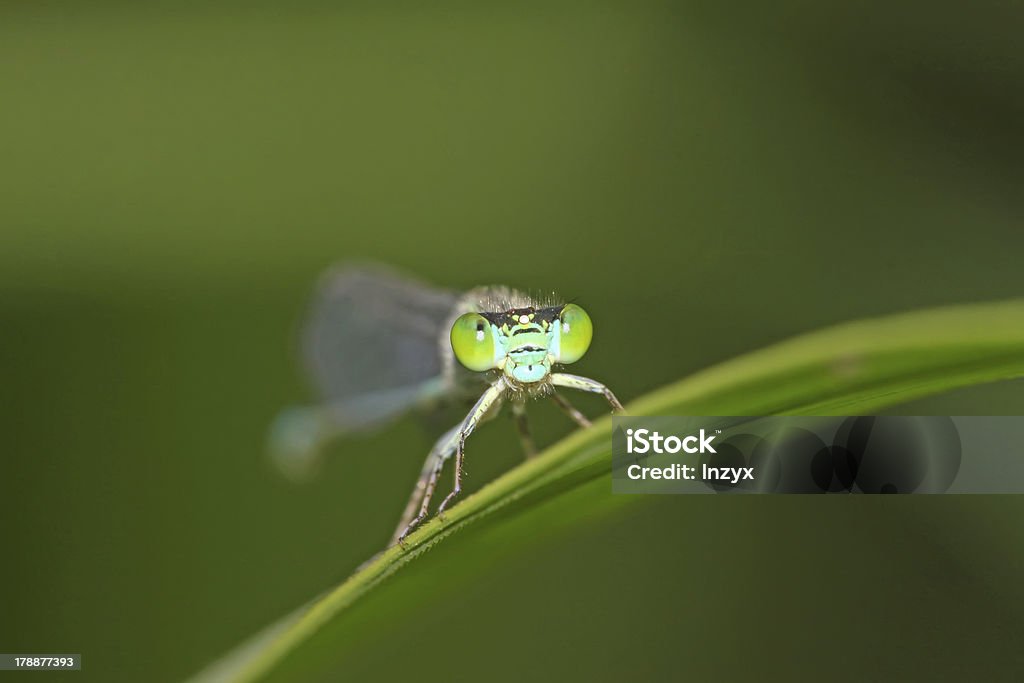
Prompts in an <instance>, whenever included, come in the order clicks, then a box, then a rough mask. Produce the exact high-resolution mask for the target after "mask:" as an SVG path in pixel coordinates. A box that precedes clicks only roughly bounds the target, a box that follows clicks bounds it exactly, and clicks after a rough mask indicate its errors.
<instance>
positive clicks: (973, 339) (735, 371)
mask: <svg viewBox="0 0 1024 683" xmlns="http://www.w3.org/2000/svg"><path fill="white" fill-rule="evenodd" d="M1021 376H1024V300H1012V301H1006V302H999V303H990V304H975V305H966V306H953V307H946V308H939V309H931V310H926V311H919V312H915V313H907V314H902V315H896V316H890V317H885V318H878V319H872V320H864V321H858V322H853V323H847V324H843V325H839V326H836V327H832V328H828V329H825V330H822V331H819V332H814V333H811V334H807V335H804V336H800V337H796V338H794V339H792V340H789V341H786V342H783V343H780V344H777V345H774V346H771V347H768V348H765V349H763V350H761V351H757V352H754V353H751V354H747V355H744V356H741V357H739V358H736V359H733V360H731V361H727V362H725V363H722V364H720V365H717V366H714V367H712V368H709V369H707V370H704V371H702V372H699V373H697V374H695V375H693V376H691V377H689V378H687V379H684V380H681V381H679V382H676V383H674V384H671V385H668V386H666V387H664V388H662V389H660V390H658V391H656V392H653V393H651V394H649V395H647V396H645V397H643V398H641V399H638V400H637V401H634V402H633V403H631V404H630V405H629V406H628V412H629V413H631V414H634V415H657V414H679V415H685V414H693V415H716V414H717V415H764V414H818V415H826V414H858V413H866V412H870V411H874V410H877V409H880V408H884V407H886V406H891V405H895V404H898V403H901V402H905V401H907V400H910V399H913V398H918V397H921V396H925V395H929V394H935V393H939V392H942V391H946V390H949V389H954V388H957V387H964V386H969V385H973V384H980V383H984V382H991V381H995V380H999V379H1009V378H1014V377H1021ZM610 434H611V420H610V419H609V418H605V419H602V420H599V421H597V422H596V423H595V424H594V426H593V427H592V428H590V429H588V430H585V431H578V432H575V433H573V434H571V435H570V436H568V437H567V438H565V439H563V440H562V441H560V442H559V443H557V444H555V445H554V446H552V447H551V448H549V449H547V450H546V451H545V452H544V453H543V454H541V455H540V456H538V457H537V458H535V459H533V460H530V461H528V462H526V463H524V464H522V465H520V466H519V467H516V468H515V469H513V470H511V471H510V472H508V473H506V474H505V475H503V476H502V477H500V478H499V479H497V480H496V481H494V482H492V483H490V484H488V485H487V486H485V487H484V488H483V489H481V490H480V491H479V492H478V493H476V494H474V495H471V496H469V497H467V498H466V499H465V500H464V501H463V502H461V503H460V504H459V505H457V506H455V507H454V508H453V509H452V510H451V511H450V512H449V513H448V514H447V516H446V518H445V520H443V521H441V520H437V519H435V520H432V521H431V522H429V523H428V524H425V525H424V526H423V527H422V528H421V529H419V530H418V531H417V532H416V533H414V534H413V535H411V536H410V537H409V539H408V547H407V549H405V550H403V549H401V548H391V549H388V550H387V551H385V552H383V553H381V554H380V555H378V556H377V557H375V558H374V559H372V560H371V561H369V562H368V563H366V564H365V565H363V566H362V567H361V568H360V569H359V570H357V571H356V573H355V574H353V575H352V576H351V577H350V578H349V579H348V580H346V581H345V582H344V583H342V584H341V585H339V586H337V587H336V588H334V589H333V590H331V591H329V592H327V593H325V594H324V595H322V596H321V597H319V598H317V599H315V600H313V601H312V602H311V603H310V604H309V605H307V606H306V607H303V608H300V609H299V610H297V611H296V612H294V613H292V614H291V615H289V616H288V617H286V618H285V619H283V620H281V621H280V622H278V623H277V624H275V625H273V626H271V627H269V628H268V629H266V630H264V631H263V632H262V633H261V634H260V635H258V636H256V637H255V638H254V639H252V640H250V641H249V642H248V643H246V644H244V645H242V646H241V647H240V648H238V649H236V650H235V651H233V652H232V653H229V654H228V655H227V656H225V657H224V658H222V659H221V660H219V661H218V662H216V663H214V664H213V665H211V666H210V667H209V668H207V669H206V670H204V671H203V672H201V673H200V674H199V675H198V676H197V677H196V678H195V679H194V680H195V681H197V682H210V681H260V680H264V679H266V678H267V677H268V676H270V675H274V674H282V673H284V671H283V670H284V669H286V668H287V666H288V664H289V662H295V661H297V660H298V659H299V658H300V657H299V655H301V654H302V652H303V649H304V646H305V645H306V644H307V643H309V642H310V640H311V639H312V637H313V636H314V635H316V634H317V633H318V632H320V631H321V629H323V627H324V626H325V625H327V624H328V623H334V622H337V621H339V620H343V619H344V617H345V614H346V611H347V609H348V608H349V607H350V606H352V605H353V604H354V603H356V602H357V601H359V600H360V599H361V598H363V597H364V596H366V594H367V593H368V592H371V591H373V589H374V588H375V587H376V586H378V585H379V584H380V583H381V582H382V581H384V580H385V579H386V578H388V577H389V576H391V575H392V574H394V573H395V572H397V571H398V570H399V569H401V568H403V567H405V566H406V565H408V564H410V563H412V562H414V561H415V560H416V559H417V558H418V557H419V556H420V555H422V554H423V553H424V552H426V551H427V550H428V549H430V548H432V547H434V546H435V545H437V544H439V543H442V542H443V541H444V540H445V539H446V538H448V537H449V536H450V535H451V534H453V533H455V532H456V531H458V530H460V529H463V528H465V527H466V526H468V525H470V524H474V523H478V522H481V520H484V519H485V518H488V519H489V520H490V521H493V520H495V519H497V518H500V517H503V516H515V515H524V514H527V513H529V512H530V511H531V510H533V509H535V508H537V507H539V506H540V505H542V504H543V503H545V502H548V501H551V500H553V499H556V498H558V497H559V496H563V495H568V494H569V493H570V492H572V491H574V490H578V489H580V488H581V487H583V486H584V485H586V488H587V489H591V488H592V485H594V484H600V481H601V480H602V479H608V478H609V477H610V465H609V463H610V446H611V444H610V439H609V437H610ZM606 483H607V482H606ZM608 486H609V489H608V490H610V484H608ZM634 499H635V498H634V497H628V496H611V495H606V496H590V497H589V498H588V499H587V500H588V501H589V503H588V505H589V506H590V508H589V509H588V511H587V512H588V513H590V512H594V511H600V510H601V509H609V508H614V507H615V506H617V505H622V504H624V503H625V501H626V500H634ZM490 521H488V522H482V523H480V525H479V526H478V527H477V529H476V530H477V532H478V533H487V532H488V530H492V531H493V526H494V525H493V524H491V526H490V527H489V526H488V524H490Z"/></svg>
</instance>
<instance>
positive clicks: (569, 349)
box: [558, 304, 594, 363]
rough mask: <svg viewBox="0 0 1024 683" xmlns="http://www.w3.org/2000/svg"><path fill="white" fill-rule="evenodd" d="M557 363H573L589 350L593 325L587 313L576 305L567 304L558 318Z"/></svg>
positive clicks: (592, 335)
mask: <svg viewBox="0 0 1024 683" xmlns="http://www.w3.org/2000/svg"><path fill="white" fill-rule="evenodd" d="M558 324H559V332H558V334H559V340H558V341H559V343H558V362H559V363H575V362H576V361H578V360H579V359H580V358H582V357H583V354H585V353H586V352H587V349H589V348H590V340H591V339H593V337H594V325H593V323H591V322H590V316H589V315H587V312H586V311H584V310H583V309H582V308H580V307H579V306H577V305H576V304H568V305H567V306H566V307H565V308H563V309H562V312H561V314H559V316H558Z"/></svg>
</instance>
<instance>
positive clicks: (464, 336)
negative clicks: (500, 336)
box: [451, 313, 494, 372]
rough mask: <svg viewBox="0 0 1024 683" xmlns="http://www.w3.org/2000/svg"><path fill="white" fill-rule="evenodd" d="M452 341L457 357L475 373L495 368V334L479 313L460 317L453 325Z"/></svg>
mask: <svg viewBox="0 0 1024 683" xmlns="http://www.w3.org/2000/svg"><path fill="white" fill-rule="evenodd" d="M451 341H452V351H454V352H455V357H456V358H458V359H459V362H460V363H462V364H463V365H465V366H466V367H467V368H469V369H470V370H472V371H473V372H483V371H485V370H490V369H491V368H493V367H494V332H493V331H492V330H491V324H490V323H489V322H487V319H486V318H484V317H483V316H482V315H480V314H479V313H466V314H465V315H461V316H459V318H458V319H457V320H456V321H455V324H454V325H452V332H451Z"/></svg>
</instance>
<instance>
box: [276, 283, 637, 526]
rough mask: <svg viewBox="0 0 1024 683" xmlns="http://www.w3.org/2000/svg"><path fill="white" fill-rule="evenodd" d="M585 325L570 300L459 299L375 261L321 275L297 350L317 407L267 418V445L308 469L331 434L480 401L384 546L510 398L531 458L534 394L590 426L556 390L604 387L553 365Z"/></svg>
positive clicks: (414, 519) (510, 294)
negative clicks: (529, 409)
mask: <svg viewBox="0 0 1024 683" xmlns="http://www.w3.org/2000/svg"><path fill="white" fill-rule="evenodd" d="M592 336H593V325H592V323H591V320H590V317H589V316H588V315H587V313H586V312H585V311H584V310H583V309H582V308H580V307H579V306H578V305H576V304H572V303H569V304H566V303H564V302H560V301H559V300H557V299H556V298H555V297H553V296H552V297H531V296H528V295H526V294H524V293H522V292H519V291H516V290H514V289H510V288H508V287H504V286H497V287H480V288H477V289H473V290H471V291H469V292H466V293H465V294H461V295H460V294H457V293H454V292H451V291H446V290H442V289H438V288H435V287H431V286H429V285H425V284H423V283H421V282H418V281H416V280H413V279H410V278H408V277H405V276H402V275H399V274H397V273H395V272H393V271H391V270H389V269H387V268H383V267H381V266H361V267H354V266H348V267H341V268H338V269H336V270H333V271H331V272H328V273H327V274H326V275H325V276H324V277H323V279H322V281H321V283H320V286H319V288H318V290H317V292H316V295H315V296H314V301H313V306H312V310H311V312H310V315H309V318H308V321H307V323H306V325H305V328H304V330H303V335H302V347H303V349H302V350H303V356H304V358H305V361H306V364H307V369H308V371H309V373H310V375H311V376H312V379H313V381H314V382H315V384H316V385H317V387H318V388H319V390H320V393H321V396H322V398H323V403H321V404H319V405H316V406H309V407H302V408H291V409H288V410H286V411H284V412H282V413H281V414H280V415H279V416H278V418H277V420H276V421H275V424H274V428H273V430H272V434H271V452H272V454H273V455H274V457H275V459H276V460H277V462H278V464H279V465H281V466H282V467H283V468H284V469H285V470H286V471H287V472H291V473H299V472H301V471H302V470H304V469H305V468H307V467H308V466H309V465H310V464H311V463H312V462H313V460H314V459H315V456H316V455H317V454H318V453H319V451H320V450H321V447H322V446H323V445H324V443H326V442H327V441H328V440H330V439H332V438H334V437H336V436H338V435H340V434H344V433H350V432H354V431H359V430H367V429H373V428H377V427H380V426H382V425H384V424H386V423H387V422H389V421H391V420H393V419H396V418H398V417H399V416H401V415H402V414H404V413H405V412H407V411H409V410H410V409H413V408H426V407H429V406H431V405H436V404H439V403H443V402H447V401H452V400H467V399H468V400H473V399H475V400H476V402H475V404H474V405H473V408H472V409H471V410H470V411H469V414H468V415H467V416H466V418H465V419H464V420H463V421H462V422H460V423H459V424H458V425H456V426H455V427H453V428H452V429H450V430H448V431H447V432H446V433H445V434H444V435H443V436H441V438H440V439H438V441H437V443H436V444H434V447H433V448H432V449H431V450H430V453H429V454H428V455H427V460H426V462H425V463H424V465H423V470H422V472H421V474H420V477H419V480H418V481H417V483H416V487H415V489H414V490H413V493H412V496H411V497H410V499H409V504H408V505H407V506H406V508H405V512H404V513H403V514H402V518H401V521H400V522H399V524H398V527H397V528H396V529H395V533H394V536H393V537H392V539H391V542H392V543H401V542H402V541H403V540H404V539H405V537H406V536H407V535H408V534H409V533H410V532H411V531H412V530H413V529H414V528H415V527H416V525H417V524H419V523H420V522H422V521H423V520H424V519H425V518H426V517H427V514H428V512H429V509H430V501H431V498H432V497H433V494H434V489H435V488H436V487H437V481H438V478H439V477H440V475H441V471H442V469H443V467H444V464H445V462H446V461H447V460H449V459H450V458H451V457H452V456H453V455H454V456H455V486H454V488H453V490H452V491H451V493H449V494H448V496H447V497H445V499H444V500H443V501H442V502H441V504H440V505H439V506H438V508H437V514H441V513H443V512H444V510H445V508H447V507H448V505H449V504H450V503H451V502H452V500H453V499H454V498H455V497H456V496H458V495H459V493H460V492H461V491H462V479H463V461H464V458H465V445H466V438H467V437H468V436H469V435H470V434H471V433H472V432H473V430H474V429H476V428H477V426H478V425H479V424H480V423H481V422H483V421H485V420H488V419H491V418H493V417H494V416H495V415H497V414H498V412H499V410H500V408H501V406H502V405H503V404H506V403H507V404H508V405H509V407H510V409H511V412H512V415H513V417H514V418H515V423H516V427H517V430H518V432H519V437H520V439H521V441H522V445H523V449H524V451H525V453H526V455H527V457H532V456H533V455H534V454H535V453H536V448H535V446H534V443H533V439H532V437H531V436H530V430H529V426H528V423H527V418H526V403H527V401H528V400H530V399H534V398H541V397H547V398H551V399H552V400H554V402H555V403H556V404H557V405H558V406H559V407H561V408H562V410H564V411H565V412H566V413H567V414H568V415H569V416H570V417H571V418H572V419H573V420H575V421H576V422H577V423H578V424H579V425H581V426H583V427H587V426H589V425H590V421H589V420H588V419H587V418H586V416H584V415H583V413H581V412H580V411H579V410H577V409H576V408H575V407H574V406H573V405H572V404H571V403H570V402H569V401H568V400H567V399H566V398H565V397H564V396H562V395H561V394H559V393H557V391H556V389H575V390H579V391H586V392H592V393H597V394H601V395H602V396H604V397H605V399H607V401H608V403H609V404H610V405H611V407H612V409H613V410H616V411H621V410H622V405H621V404H620V403H619V400H618V399H617V398H616V397H615V395H614V394H613V393H612V392H611V390H609V389H608V387H606V386H605V385H603V384H601V383H600V382H596V381H594V380H592V379H588V378H586V377H580V376H578V375H570V374H566V373H563V372H555V367H556V366H558V365H562V364H569V363H575V362H576V361H578V360H579V359H580V358H581V357H582V356H583V354H584V353H586V351H587V349H588V348H589V347H590V341H591V338H592Z"/></svg>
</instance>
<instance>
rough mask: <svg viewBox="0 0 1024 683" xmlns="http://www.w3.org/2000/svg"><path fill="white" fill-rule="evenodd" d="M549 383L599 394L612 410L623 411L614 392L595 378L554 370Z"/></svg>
mask: <svg viewBox="0 0 1024 683" xmlns="http://www.w3.org/2000/svg"><path fill="white" fill-rule="evenodd" d="M551 383H552V384H554V385H555V386H556V387H565V388H566V389H576V390H578V391H587V392H590V393H592V394H601V395H602V396H604V397H605V400H607V401H608V403H609V404H610V405H611V407H612V411H613V412H616V413H621V412H623V411H625V408H623V407H622V404H621V403H619V399H617V398H615V394H613V393H612V390H611V389H609V388H608V387H606V386H605V385H603V384H601V383H600V382H598V381H596V380H592V379H590V378H588V377H580V376H579V375H570V374H568V373H565V372H556V373H554V374H552V375H551Z"/></svg>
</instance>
